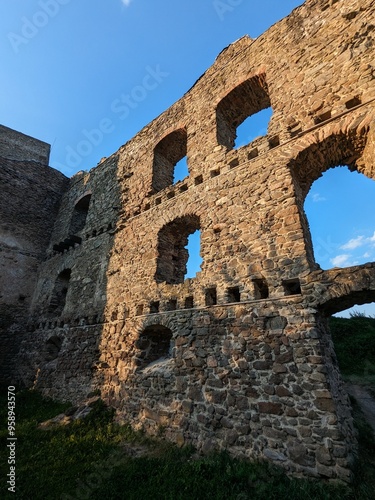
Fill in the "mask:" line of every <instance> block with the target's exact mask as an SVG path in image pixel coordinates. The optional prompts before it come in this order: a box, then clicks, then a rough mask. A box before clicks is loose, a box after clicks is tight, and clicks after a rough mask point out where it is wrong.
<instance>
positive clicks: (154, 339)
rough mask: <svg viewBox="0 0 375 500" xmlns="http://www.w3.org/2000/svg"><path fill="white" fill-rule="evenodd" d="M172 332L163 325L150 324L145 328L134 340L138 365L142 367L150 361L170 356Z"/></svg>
mask: <svg viewBox="0 0 375 500" xmlns="http://www.w3.org/2000/svg"><path fill="white" fill-rule="evenodd" d="M171 340H172V332H171V330H170V329H169V328H167V327H165V326H163V325H151V326H148V327H147V328H145V330H144V331H143V332H142V334H141V335H140V337H139V339H138V340H137V342H136V347H137V349H139V351H140V352H139V353H138V355H137V358H138V367H139V368H144V367H145V366H147V365H149V364H150V363H152V362H154V361H157V360H162V359H167V358H170V357H171Z"/></svg>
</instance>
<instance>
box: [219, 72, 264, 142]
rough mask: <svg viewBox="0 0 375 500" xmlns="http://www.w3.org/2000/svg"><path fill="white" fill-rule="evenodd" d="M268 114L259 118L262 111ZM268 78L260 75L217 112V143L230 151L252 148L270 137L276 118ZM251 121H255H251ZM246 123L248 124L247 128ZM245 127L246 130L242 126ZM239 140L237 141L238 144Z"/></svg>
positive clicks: (238, 89)
mask: <svg viewBox="0 0 375 500" xmlns="http://www.w3.org/2000/svg"><path fill="white" fill-rule="evenodd" d="M266 108H269V109H268V111H267V112H266V111H265V112H264V113H262V114H261V115H259V116H255V115H256V114H257V113H259V112H260V111H262V110H265V109H266ZM270 108H271V102H270V98H269V94H268V87H267V82H266V78H265V75H264V74H262V75H257V76H254V77H253V78H250V79H249V80H246V81H245V82H243V83H241V84H240V85H238V86H237V87H236V88H234V89H233V90H232V91H231V92H229V94H227V95H226V96H225V97H224V98H223V99H222V100H221V101H220V103H219V104H218V106H217V108H216V126H217V141H218V143H219V144H222V145H223V146H226V147H227V148H228V149H233V148H234V147H237V148H238V147H240V146H242V145H244V144H248V143H249V142H251V141H252V140H254V138H255V137H256V136H259V135H265V134H266V133H267V124H268V121H269V118H270V116H271V114H272V110H271V109H270ZM248 117H252V118H253V119H252V120H249V121H247V120H246V119H247V118H248ZM245 120H246V121H247V123H246V124H245V123H244V122H245ZM242 123H244V125H243V127H241V128H239V126H240V125H241V124H242ZM236 137H237V140H236Z"/></svg>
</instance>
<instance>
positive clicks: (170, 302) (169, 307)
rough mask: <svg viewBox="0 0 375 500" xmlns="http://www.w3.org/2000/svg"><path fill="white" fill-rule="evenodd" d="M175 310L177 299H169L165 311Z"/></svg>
mask: <svg viewBox="0 0 375 500" xmlns="http://www.w3.org/2000/svg"><path fill="white" fill-rule="evenodd" d="M176 309H177V299H170V300H168V302H167V305H166V308H165V310H166V311H175V310H176Z"/></svg>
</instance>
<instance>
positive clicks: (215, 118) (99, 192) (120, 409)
mask: <svg viewBox="0 0 375 500" xmlns="http://www.w3.org/2000/svg"><path fill="white" fill-rule="evenodd" d="M374 11H375V6H374V3H373V2H372V0H363V1H361V2H359V1H357V0H350V1H344V0H341V1H340V0H338V1H337V0H336V1H335V0H331V1H329V0H308V1H306V2H305V4H303V5H302V6H301V7H299V8H297V9H295V10H294V11H293V12H292V13H291V14H290V16H288V17H287V18H286V19H284V20H282V21H280V22H279V23H277V24H276V25H274V26H273V27H271V28H270V29H269V30H268V31H267V32H266V33H264V34H263V35H262V36H260V37H259V38H258V39H256V40H251V39H250V38H248V37H243V38H241V39H240V40H238V41H237V42H235V43H234V44H232V45H230V46H229V47H227V48H226V49H224V50H223V51H222V52H221V53H220V54H219V56H218V57H217V59H216V61H215V62H214V64H213V65H212V67H211V68H209V69H208V70H207V71H206V73H205V74H204V75H202V77H201V78H200V79H199V80H198V81H197V82H196V84H195V85H194V86H193V87H192V88H191V89H190V90H189V91H188V92H187V93H186V94H185V95H184V96H183V97H182V98H181V99H180V100H179V101H177V102H176V103H175V104H174V105H173V106H171V107H170V108H169V109H168V110H167V111H165V113H163V114H162V115H160V116H159V117H158V118H156V119H155V120H154V121H153V122H151V123H150V124H149V125H147V126H146V127H145V128H144V129H143V130H141V131H140V132H139V134H137V135H136V136H135V137H134V138H133V139H132V140H130V141H129V142H128V143H127V144H125V145H124V146H122V147H121V148H120V149H119V151H117V152H116V153H115V154H114V155H113V156H111V157H110V158H108V159H106V160H104V161H103V162H101V163H100V164H99V165H98V166H97V167H96V168H94V169H92V170H91V171H90V172H89V173H79V174H77V175H76V176H75V177H73V178H72V179H71V182H70V187H69V189H68V190H67V192H66V193H65V195H64V197H63V200H62V203H61V208H60V211H59V214H58V216H57V219H56V222H55V226H54V230H53V234H52V236H51V238H50V242H49V246H48V249H47V257H46V259H45V260H44V262H43V263H42V264H41V265H40V266H39V275H38V281H37V284H36V286H35V290H34V295H33V301H32V305H31V314H30V318H29V319H30V324H29V326H30V330H31V331H30V332H29V333H28V335H27V338H25V341H24V343H23V347H22V350H21V354H20V358H19V360H20V361H19V365H20V370H19V377H20V380H23V381H24V382H25V383H26V384H27V385H34V386H35V387H37V388H39V389H41V390H42V391H43V392H44V393H45V394H47V395H50V396H54V397H59V398H64V399H69V400H72V401H78V400H80V399H82V398H84V397H85V396H87V394H88V393H90V392H92V391H93V390H98V389H99V390H100V391H101V394H102V397H103V399H104V400H105V401H107V402H108V403H109V404H110V405H112V406H114V407H115V408H116V410H117V417H118V419H119V421H128V422H130V423H131V424H132V425H133V426H135V427H143V428H144V429H146V430H147V432H150V433H156V432H160V430H161V429H164V431H165V434H166V436H167V438H169V439H171V440H173V441H175V442H177V443H179V444H183V443H189V442H191V443H193V444H194V445H195V446H197V447H198V449H200V450H202V451H209V450H211V449H213V448H227V449H228V450H229V451H230V452H231V453H233V454H236V455H239V456H245V457H249V458H254V457H257V458H266V459H269V460H272V461H275V462H276V463H278V464H280V465H282V466H283V467H285V468H286V470H288V471H289V472H291V473H294V474H304V475H309V476H314V477H324V478H329V479H337V478H339V479H341V480H344V481H347V480H349V479H350V469H351V466H352V462H353V455H354V454H355V447H356V444H355V436H354V431H353V427H352V420H351V417H350V405H349V400H348V397H347V395H346V394H345V392H344V391H343V388H342V383H341V378H340V374H339V371H338V367H337V362H336V360H335V355H334V350H333V345H332V341H331V339H330V335H329V331H328V329H327V324H326V316H327V315H328V314H330V313H332V312H335V311H337V310H339V309H338V308H339V307H340V301H342V304H344V306H343V308H346V307H349V306H350V305H354V303H356V302H361V301H362V302H371V301H374V300H375V267H374V265H373V264H369V265H367V266H359V267H354V268H351V269H350V271H346V270H340V269H334V270H329V271H325V272H323V271H321V270H320V269H319V266H318V264H317V263H316V262H315V259H314V252H313V248H312V243H311V236H310V231H309V226H308V221H307V218H306V215H305V213H304V209H303V206H304V200H305V198H306V195H307V193H308V192H309V189H310V187H311V185H312V184H313V182H314V181H315V180H316V179H317V178H318V177H319V176H320V175H321V174H322V173H323V172H324V171H325V170H327V169H329V168H334V167H336V166H340V165H346V166H347V167H348V168H349V169H350V170H351V171H357V172H360V173H362V174H364V175H366V176H368V177H371V178H374V161H373V158H374V144H375V143H374V133H375V132H374V130H375V110H374V100H375V85H374V81H375V79H374V76H375V74H374V62H373V61H374V48H373V27H372V25H371V23H370V20H371V19H373V18H374V15H375V12H374ZM269 106H271V107H272V111H273V114H272V118H271V120H270V123H269V125H268V131H267V134H266V135H265V136H262V137H259V138H257V139H255V140H254V141H252V142H251V143H249V144H247V145H245V146H243V147H240V148H235V147H234V140H235V136H236V128H237V126H238V125H239V124H240V123H241V122H242V121H243V120H245V119H246V118H247V116H250V115H252V114H254V113H256V112H257V111H260V110H261V109H264V108H267V107H269ZM185 155H186V156H187V164H188V169H189V175H188V176H187V177H186V178H185V179H184V180H182V181H179V182H177V183H175V184H173V169H174V166H175V164H176V163H177V162H178V161H179V160H180V159H182V158H183V157H184V156H185ZM196 230H200V255H201V257H202V259H203V262H202V265H201V270H200V272H198V273H197V275H196V276H195V278H191V279H185V271H186V269H185V266H186V259H187V257H188V255H187V251H186V248H185V245H186V241H187V237H188V236H189V235H190V234H191V233H193V232H194V231H196Z"/></svg>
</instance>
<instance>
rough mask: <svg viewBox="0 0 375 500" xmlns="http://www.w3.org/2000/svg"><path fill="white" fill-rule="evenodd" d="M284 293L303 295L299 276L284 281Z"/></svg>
mask: <svg viewBox="0 0 375 500" xmlns="http://www.w3.org/2000/svg"><path fill="white" fill-rule="evenodd" d="M283 287H284V293H285V295H286V296H288V295H301V293H302V292H301V283H300V280H299V279H298V278H293V279H290V280H284V281H283Z"/></svg>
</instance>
